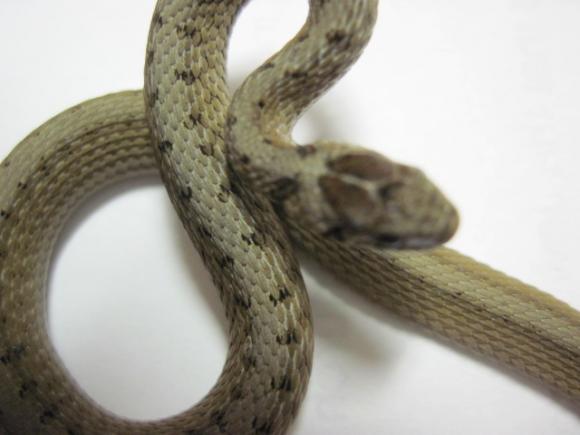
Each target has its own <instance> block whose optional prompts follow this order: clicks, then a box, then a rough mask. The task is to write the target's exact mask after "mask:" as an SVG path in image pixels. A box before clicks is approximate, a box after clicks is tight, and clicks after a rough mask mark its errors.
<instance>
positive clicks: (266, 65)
mask: <svg viewBox="0 0 580 435" xmlns="http://www.w3.org/2000/svg"><path fill="white" fill-rule="evenodd" d="M274 66H275V64H274V62H266V63H265V64H263V65H262V66H261V67H259V68H258V70H257V71H260V72H261V71H265V70H268V69H271V68H274Z"/></svg>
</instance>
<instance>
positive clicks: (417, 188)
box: [318, 148, 459, 249]
mask: <svg viewBox="0 0 580 435" xmlns="http://www.w3.org/2000/svg"><path fill="white" fill-rule="evenodd" d="M326 165H327V168H328V171H327V172H326V173H325V174H323V175H321V176H320V177H319V178H318V184H319V187H320V190H321V192H322V195H323V197H324V198H325V199H326V201H327V202H328V204H329V206H330V208H331V209H332V211H333V212H334V215H335V216H334V218H333V219H332V220H333V222H332V224H331V225H329V228H328V232H327V235H328V236H331V237H332V236H333V237H335V238H337V239H339V240H343V241H346V242H353V243H357V244H363V245H372V246H380V247H386V248H399V249H400V248H428V247H432V246H435V245H438V244H441V243H444V242H446V241H447V240H449V239H450V238H451V236H452V235H453V234H454V233H455V231H456V229H457V226H458V223H459V217H458V213H457V211H456V210H455V208H454V207H453V206H452V205H451V203H450V202H449V201H448V200H447V198H446V197H445V196H444V195H443V194H442V193H441V191H440V190H439V189H438V188H437V187H436V186H435V185H434V184H433V183H431V182H430V181H429V179H428V178H427V177H426V176H425V175H424V174H423V172H422V171H420V170H419V169H416V168H413V167H410V166H406V165H402V164H398V163H395V162H393V161H391V160H389V159H387V158H386V157H384V156H382V155H380V154H378V153H375V152H372V151H369V150H366V149H363V148H352V149H351V150H347V152H346V153H344V152H341V153H340V155H339V156H337V157H334V158H332V159H331V160H328V161H327V164H326Z"/></svg>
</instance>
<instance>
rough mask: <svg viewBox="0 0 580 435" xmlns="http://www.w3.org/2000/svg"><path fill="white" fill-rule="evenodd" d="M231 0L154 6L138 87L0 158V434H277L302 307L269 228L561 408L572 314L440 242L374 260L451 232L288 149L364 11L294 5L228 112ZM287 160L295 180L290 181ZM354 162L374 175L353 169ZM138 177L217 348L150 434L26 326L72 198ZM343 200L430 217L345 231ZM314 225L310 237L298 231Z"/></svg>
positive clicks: (329, 162) (575, 348) (359, 222)
mask: <svg viewBox="0 0 580 435" xmlns="http://www.w3.org/2000/svg"><path fill="white" fill-rule="evenodd" d="M244 3H245V2H244V1H241V0H233V1H216V2H212V1H202V0H197V1H186V0H162V1H160V2H159V4H158V5H157V8H156V11H155V14H154V18H153V20H152V28H151V29H152V30H151V34H150V40H149V45H148V52H147V60H146V63H147V66H146V83H145V94H143V93H142V92H140V91H131V92H123V93H119V94H112V95H109V96H105V97H101V98H98V99H95V100H91V101H87V102H85V103H82V104H80V105H79V106H76V107H74V108H72V109H69V110H68V111H66V112H64V113H62V114H60V115H58V116H57V117H55V118H53V119H52V120H50V121H48V122H47V123H46V124H44V125H43V126H41V127H40V128H38V129H37V130H36V131H34V132H33V133H31V134H30V135H29V136H28V137H27V138H25V139H24V140H23V141H22V142H21V143H20V144H19V145H18V146H17V147H16V148H15V149H14V150H13V151H12V152H11V153H10V155H9V156H8V157H7V158H6V159H5V160H4V161H3V162H2V163H1V165H0V432H2V431H3V432H2V433H10V434H12V433H17V434H19V433H55V434H61V433H63V434H67V433H68V434H99V433H119V434H128V433H136V434H146V433H189V434H201V433H202V434H213V433H216V434H218V433H231V434H246V433H247V434H279V433H283V432H285V430H286V429H287V427H288V426H289V424H290V423H291V421H292V419H293V417H294V416H295V415H296V413H297V412H298V409H299V405H300V402H301V400H302V398H303V396H304V394H305V391H306V386H307V383H308V378H309V373H310V369H311V363H312V325H311V319H310V308H309V303H308V297H307V295H306V292H305V289H304V284H303V281H302V278H301V275H300V272H299V268H298V264H297V261H296V259H295V257H294V255H293V254H292V250H291V247H290V243H289V240H288V237H287V235H286V234H288V235H289V236H290V237H291V238H292V240H293V241H294V242H295V243H297V244H298V245H300V246H302V247H304V248H305V249H306V250H307V251H309V252H310V253H311V254H312V255H313V256H315V257H316V258H317V259H318V260H319V261H320V262H321V263H322V264H324V265H325V266H327V267H328V268H329V269H331V270H333V271H334V272H335V273H337V274H338V275H339V276H341V277H342V278H343V279H345V280H346V281H347V282H349V283H351V284H352V285H353V287H354V288H356V289H357V290H358V291H360V292H362V293H364V294H366V295H367V296H369V297H370V298H371V299H372V300H374V301H376V302H377V303H378V304H380V305H381V306H384V307H385V308H387V309H389V310H392V311H395V312H397V313H399V314H401V315H402V316H404V317H406V318H410V319H413V320H415V321H417V322H418V323H420V324H422V325H424V326H427V327H428V328H430V329H432V330H433V331H435V332H436V333H438V334H440V335H442V336H444V337H447V338H449V339H450V340H452V341H453V342H455V343H458V344H460V345H463V346H465V347H467V348H469V349H471V350H474V351H476V352H478V353H480V354H483V355H486V356H489V357H491V358H493V359H496V360H499V361H502V362H503V363H505V364H507V365H508V366H511V367H513V368H515V369H517V370H519V371H521V372H523V373H525V374H528V375H530V376H531V377H533V378H535V379H537V380H539V381H541V382H543V383H544V384H545V385H547V386H548V387H550V388H552V389H554V390H555V391H558V392H559V393H560V394H562V395H563V396H565V397H567V398H568V399H569V400H570V401H571V402H572V403H575V404H578V403H579V402H580V315H579V314H578V312H576V311H575V310H573V309H572V308H570V307H569V306H567V305H566V304H564V303H562V302H560V301H557V300H556V299H554V298H552V297H551V296H549V295H547V294H546V293H543V292H541V291H539V290H537V289H534V288H532V287H530V286H527V285H525V284H523V283H521V282H519V281H517V280H515V279H513V278H509V277H507V276H505V275H503V274H501V273H500V272H497V271H494V270H492V269H490V268H488V267H486V266H484V265H482V264H480V263H478V262H476V261H474V260H471V259H469V258H467V257H465V256H463V255H461V254H459V253H457V252H455V251H452V250H450V249H446V248H435V249H429V250H422V251H396V250H390V249H384V246H385V245H387V246H389V245H391V247H397V246H405V241H406V240H412V242H408V244H409V245H411V246H412V245H423V244H427V245H428V244H430V243H434V242H436V241H443V240H445V239H446V238H448V237H449V236H450V235H451V233H452V232H453V230H454V228H455V226H456V221H455V214H454V211H453V210H452V208H450V206H449V205H448V204H447V203H446V201H445V200H444V198H443V197H442V196H441V195H440V194H439V193H438V192H437V191H436V189H434V188H433V187H432V186H431V185H430V184H429V183H428V182H427V181H426V179H424V177H423V176H422V175H421V174H419V173H418V172H416V171H412V170H409V169H406V168H403V167H401V166H398V165H396V164H394V163H392V162H390V161H388V160H386V159H384V158H382V157H378V156H377V155H375V154H373V153H366V152H363V151H361V150H360V149H358V148H352V147H350V146H348V147H347V146H343V145H337V144H315V145H314V146H307V147H302V148H301V147H295V146H294V145H295V144H294V143H293V142H292V141H291V139H290V137H289V133H290V130H291V127H292V125H293V122H294V120H295V119H296V117H297V116H299V115H300V113H301V112H302V111H303V110H304V109H305V108H306V107H308V105H309V104H311V103H312V102H313V101H314V99H315V98H316V97H317V96H318V95H319V94H321V93H322V92H323V91H324V89H326V88H327V87H328V86H330V85H331V84H332V83H333V82H334V81H335V80H336V79H337V78H338V77H339V76H340V75H341V74H342V73H343V72H344V70H345V69H346V68H347V67H348V66H349V65H350V63H352V62H353V61H354V60H355V59H356V57H357V56H358V52H359V51H360V50H362V48H363V46H364V44H365V42H366V40H367V39H368V37H369V36H370V29H371V28H372V23H373V22H374V14H375V11H376V2H375V1H364V0H360V1H359V0H357V1H352V2H348V6H347V7H345V6H344V3H343V2H339V1H337V0H335V1H332V0H312V1H311V12H310V16H309V21H308V22H307V24H306V25H305V27H304V29H303V30H302V31H301V32H300V33H299V34H298V35H297V37H296V38H295V39H294V40H293V41H292V42H291V43H289V45H288V46H286V47H285V48H284V49H283V50H282V52H281V53H280V54H279V55H278V57H275V58H273V59H271V61H269V62H267V63H266V64H265V66H264V67H262V69H261V70H260V71H257V72H256V73H255V75H253V76H251V77H250V78H248V80H247V81H246V82H245V83H244V85H243V86H242V87H241V88H240V90H239V91H238V92H237V93H236V95H235V96H234V99H233V102H231V104H230V97H229V96H228V93H227V90H226V86H225V68H224V65H225V49H226V44H227V39H228V36H229V33H230V29H231V26H232V25H233V22H234V20H235V17H236V15H237V13H238V12H239V10H240V8H241V7H242V6H243V5H244ZM324 26H330V27H327V28H325V27H324ZM320 29H324V30H320ZM365 29H366V30H365ZM317 32H318V33H317ZM320 32H323V33H322V34H319V33H320ZM321 35H322V36H323V37H321ZM357 38H358V39H357ZM320 41H322V42H320ZM347 42H348V44H347ZM300 44H302V48H301V47H300ZM309 44H310V45H309ZM309 47H310V48H309ZM285 50H286V51H285ZM289 50H290V51H291V50H297V53H305V54H304V56H303V57H300V56H297V55H294V56H293V57H292V58H291V59H298V60H300V59H302V60H301V61H300V62H302V63H300V62H298V61H291V60H290V58H287V59H286V60H284V59H285V58H284V56H285V54H284V53H287V52H288V51H289ZM308 53H310V54H312V53H319V56H317V57H315V58H310V59H318V60H319V63H317V64H312V63H311V64H308V62H306V63H304V62H305V61H306V60H308V59H309V57H308V56H307V55H306V54H308ZM345 53H346V54H345ZM325 55H326V56H325ZM299 66H302V67H307V69H306V70H305V69H298V67H299ZM332 67H334V68H335V69H333V68H332ZM259 74H262V76H261V79H260V80H258V81H256V77H258V75H259ZM309 74H310V75H309ZM268 77H269V78H268ZM284 78H286V79H287V80H286V81H284ZM256 83H258V85H256ZM272 84H277V85H276V86H274V87H272V86H269V85H272ZM256 86H258V87H256ZM303 91H304V92H303ZM306 91H308V92H306ZM262 92H263V95H262ZM306 94H308V95H307V96H305V95H306ZM262 97H263V98H264V99H263V100H262ZM325 148H327V150H325ZM262 153H265V154H262ZM280 153H282V154H280ZM288 153H293V154H292V155H293V156H294V157H293V158H288V157H287V156H289V155H290V154H288ZM260 155H266V156H269V157H268V158H264V159H263V160H262V161H261V160H260V157H259V156H260ZM280 156H282V157H280ZM285 156H286V157H285ZM320 156H324V157H322V160H321V161H319V162H318V163H316V159H318V158H320ZM309 159H312V160H311V161H310V160H309ZM282 160H287V161H288V166H284V169H280V172H277V173H276V172H275V171H272V170H270V166H268V165H267V164H265V162H267V161H269V162H270V163H271V162H281V161H282ZM297 161H300V162H302V163H303V166H304V167H305V168H306V169H305V170H303V172H300V173H299V174H298V175H296V173H295V172H294V171H295V169H294V167H293V166H292V165H294V164H295V162H297ZM320 162H322V163H320ZM361 162H363V163H361ZM278 166H282V165H281V163H280V164H279V165H278ZM361 166H364V167H366V168H367V169H368V168H369V167H370V168H371V169H372V168H375V171H374V172H373V171H372V170H371V172H370V175H369V173H362V172H361V171H360V168H361ZM158 168H159V169H158ZM252 168H253V169H252ZM288 168H289V169H288ZM309 168H311V169H309ZM155 170H159V172H160V174H161V176H162V178H163V180H164V182H165V183H166V186H167V188H168V191H169V194H170V197H171V199H172V202H173V204H174V205H175V208H176V210H177V211H178V214H179V215H180V218H181V219H182V221H183V223H184V225H185V227H186V229H187V231H188V233H189V235H190V237H191V239H192V241H193V243H194V244H195V245H196V247H197V248H198V249H199V250H200V252H201V253H202V257H203V259H204V262H205V264H206V265H207V267H208V268H209V270H210V271H211V273H212V276H213V279H214V280H215V282H216V284H217V287H218V288H219V290H220V297H221V299H222V301H223V304H224V308H225V312H226V316H227V319H228V321H229V322H230V350H229V353H228V357H227V360H226V362H225V366H224V370H223V372H222V375H221V376H220V379H219V380H218V382H217V383H216V385H215V387H214V388H213V389H212V390H211V391H210V392H209V393H208V395H207V396H206V397H205V398H204V399H203V400H202V401H201V402H200V403H198V404H197V405H196V406H194V407H192V408H191V409H190V410H188V411H186V412H184V413H182V414H180V415H177V416H174V417H171V418H168V419H166V420H162V421H158V422H130V421H127V420H124V419H122V418H119V417H117V416H114V415H111V414H109V413H108V412H106V411H105V410H103V409H101V408H100V407H99V406H97V405H96V404H95V403H93V402H92V401H91V400H90V399H89V398H88V397H87V396H86V395H84V394H83V393H82V392H81V391H80V390H79V388H78V387H77V386H76V385H75V383H74V381H73V380H72V379H71V378H70V376H69V375H68V374H67V372H66V370H65V369H64V368H63V366H62V364H61V363H60V361H59V359H58V357H57V356H56V355H55V353H54V350H53V348H52V345H51V344H50V340H49V337H48V333H47V327H46V275H47V270H48V265H49V262H50V259H51V252H52V248H53V246H54V244H55V241H56V239H57V237H58V233H59V230H60V229H61V228H62V226H63V224H64V223H65V222H66V218H67V216H68V215H69V214H70V212H71V211H72V210H73V209H74V207H75V206H76V205H77V204H78V203H79V201H81V200H82V198H84V197H86V196H87V195H89V194H90V193H91V192H94V191H95V190H97V189H100V188H102V187H103V186H105V185H107V184H109V183H113V182H116V181H118V180H120V179H123V178H127V177H131V176H134V175H136V174H139V173H143V172H151V171H155ZM284 171H286V172H284ZM325 171H326V172H325ZM328 171H330V172H328ZM276 174H277V175H276ZM377 174H379V175H377ZM329 176H330V177H331V178H330V179H328V178H327V179H326V181H323V179H324V177H329ZM240 177H241V178H243V179H244V181H243V182H242V181H240ZM281 180H282V181H281ZM329 180H330V181H329ZM337 180H338V181H337ZM385 183H386V184H385ZM389 183H391V184H389ZM392 183H394V186H395V187H393V185H392ZM351 185H352V186H355V187H353V188H351V187H349V186H351ZM409 186H410V187H409ZM413 186H415V187H413ZM417 186H419V188H418V190H420V191H421V192H426V193H428V195H427V198H429V200H426V201H425V202H420V201H418V200H416V199H415V200H412V201H410V203H407V202H405V200H404V198H406V196H405V195H402V196H399V195H400V194H401V192H402V193H405V192H407V193H409V192H410V193H412V192H416V191H417V188H416V187H417ZM354 188H356V189H358V190H353V189H354ZM259 189H262V190H263V193H260V191H259ZM381 189H382V190H381ZM353 191H355V192H358V193H360V192H363V193H365V192H366V194H368V198H367V196H365V197H364V198H365V199H368V201H367V200H365V201H363V202H360V201H358V202H353V201H347V200H344V199H343V197H344V195H348V194H349V192H353ZM377 191H381V192H383V193H384V191H387V192H388V193H389V195H386V196H385V195H382V196H381V195H378V196H377V195H376V193H377ZM369 192H370V193H369ZM393 192H395V193H393ZM313 195H318V196H317V198H318V201H317V202H321V201H320V200H324V201H326V202H327V205H326V206H325V207H323V208H322V209H320V211H318V210H319V209H315V205H313V204H310V203H309V202H308V201H312V197H313ZM359 197H360V196H359ZM386 197H387V198H386ZM385 198H386V199H385ZM353 204H354V205H353ZM377 204H378V205H377ZM409 204H410V205H409ZM355 205H356V206H360V207H363V208H364V207H366V208H364V209H365V210H367V211H369V210H370V211H372V212H373V213H374V211H375V210H377V209H381V208H386V209H388V210H389V211H391V212H392V211H393V210H395V211H399V212H400V213H399V214H401V215H406V214H409V213H408V212H407V209H410V210H412V209H413V208H418V206H420V207H419V208H420V209H421V210H422V209H425V210H427V209H429V210H433V209H435V210H438V211H439V213H437V216H441V213H443V216H444V218H435V217H434V214H432V212H431V211H425V212H424V213H423V212H417V211H415V213H414V214H413V213H411V218H413V217H417V219H416V220H415V222H414V224H413V225H412V226H405V225H402V224H401V225H398V226H397V225H395V224H394V223H393V222H386V221H385V220H384V219H380V218H376V219H374V218H373V219H370V220H369V219H365V216H366V215H367V214H369V213H365V216H361V215H360V214H357V212H356V210H357V207H355ZM305 210H308V211H310V210H314V211H315V212H313V213H308V214H307V213H305ZM421 210H419V211H421ZM316 213H318V216H323V217H324V218H325V219H326V221H325V223H324V224H320V225H319V224H317V222H318V221H317V222H316V223H314V224H313V223H312V222H311V221H309V220H308V219H309V217H311V216H313V215H316ZM395 214H396V213H395ZM281 222H282V223H283V225H282V224H281ZM386 227H388V230H386V229H385V228H386ZM427 227H430V228H431V229H429V228H427ZM363 230H364V231H363ZM429 231H431V233H430V235H428V234H427V233H428V232H429ZM387 236H388V237H387ZM432 237H435V239H432Z"/></svg>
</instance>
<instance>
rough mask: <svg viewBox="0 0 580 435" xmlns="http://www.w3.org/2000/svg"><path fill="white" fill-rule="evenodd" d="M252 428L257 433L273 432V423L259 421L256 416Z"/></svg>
mask: <svg viewBox="0 0 580 435" xmlns="http://www.w3.org/2000/svg"><path fill="white" fill-rule="evenodd" d="M252 429H254V430H255V431H256V434H265V435H266V434H271V433H272V423H271V422H263V423H258V418H257V417H254V419H253V420H252Z"/></svg>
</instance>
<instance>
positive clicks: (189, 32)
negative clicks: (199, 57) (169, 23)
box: [176, 23, 197, 38]
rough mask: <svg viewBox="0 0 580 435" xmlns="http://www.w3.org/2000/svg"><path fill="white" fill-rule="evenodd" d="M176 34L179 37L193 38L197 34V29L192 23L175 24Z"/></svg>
mask: <svg viewBox="0 0 580 435" xmlns="http://www.w3.org/2000/svg"><path fill="white" fill-rule="evenodd" d="M176 29H177V36H179V37H180V38H193V37H194V36H195V35H196V34H197V29H196V28H195V27H193V25H192V23H188V24H181V25H179V26H177V28H176Z"/></svg>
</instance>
